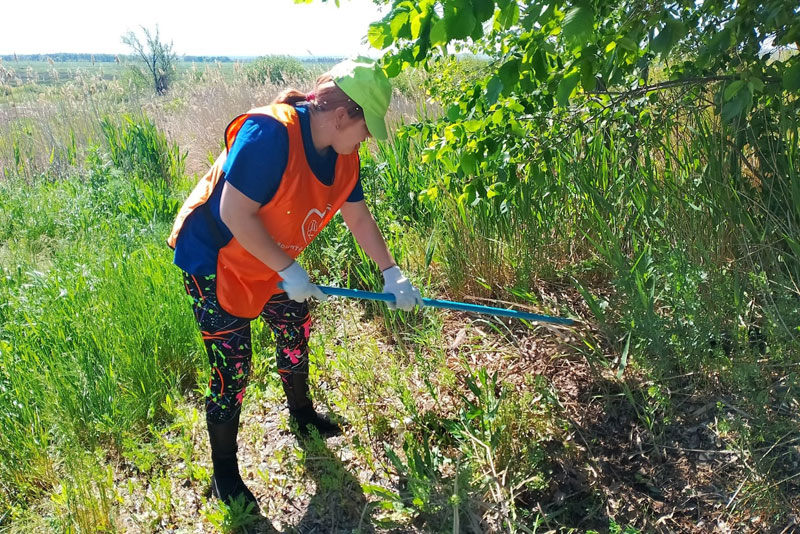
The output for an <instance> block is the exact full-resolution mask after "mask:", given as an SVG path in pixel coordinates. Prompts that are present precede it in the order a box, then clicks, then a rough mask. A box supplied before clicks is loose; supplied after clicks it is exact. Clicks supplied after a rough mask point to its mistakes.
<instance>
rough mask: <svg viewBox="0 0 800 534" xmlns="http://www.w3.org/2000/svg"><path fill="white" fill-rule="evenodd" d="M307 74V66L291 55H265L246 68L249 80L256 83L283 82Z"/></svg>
mask: <svg viewBox="0 0 800 534" xmlns="http://www.w3.org/2000/svg"><path fill="white" fill-rule="evenodd" d="M306 75H307V70H306V68H305V66H303V64H302V63H301V62H300V61H299V60H298V59H295V58H293V57H291V56H263V57H260V58H258V59H256V60H255V61H253V63H251V64H250V65H248V66H247V69H246V70H245V76H246V77H247V80H248V81H250V82H251V83H256V84H266V83H272V84H283V83H287V82H289V81H292V80H297V79H298V78H304V77H305V76H306Z"/></svg>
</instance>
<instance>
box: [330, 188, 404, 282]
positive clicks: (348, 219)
mask: <svg viewBox="0 0 800 534" xmlns="http://www.w3.org/2000/svg"><path fill="white" fill-rule="evenodd" d="M339 211H340V212H341V213H342V218H343V219H344V223H345V224H346V225H347V227H348V228H349V229H350V232H351V233H352V234H353V237H355V238H356V241H358V244H359V245H360V246H361V248H362V249H364V252H366V253H367V255H368V256H369V257H370V258H372V259H373V260H374V261H375V263H377V264H378V267H379V268H380V270H381V271H385V270H386V269H388V268H389V267H391V266H393V265H395V261H394V258H392V254H391V253H390V252H389V248H388V247H387V246H386V241H385V240H384V239H383V235H381V231H380V230H379V229H378V225H377V224H375V219H374V218H373V217H372V213H370V211H369V208H368V207H367V203H366V202H364V201H363V200H361V201H359V202H345V203H344V205H342V207H341V209H340V210H339Z"/></svg>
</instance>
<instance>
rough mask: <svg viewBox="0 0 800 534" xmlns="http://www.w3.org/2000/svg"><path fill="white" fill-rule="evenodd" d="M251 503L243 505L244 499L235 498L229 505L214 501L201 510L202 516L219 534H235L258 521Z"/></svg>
mask: <svg viewBox="0 0 800 534" xmlns="http://www.w3.org/2000/svg"><path fill="white" fill-rule="evenodd" d="M253 510H254V507H253V503H251V502H248V503H245V500H244V497H241V496H240V497H237V498H236V499H234V500H233V501H232V502H231V503H230V505H228V504H226V503H224V502H222V501H219V500H215V501H214V503H213V504H211V505H210V506H208V507H206V508H204V509H203V510H202V513H203V516H204V517H205V518H206V519H207V520H208V521H209V523H211V524H212V525H214V526H215V527H216V528H217V529H218V530H219V531H220V532H223V533H225V534H236V533H238V532H242V531H243V529H246V528H247V527H248V526H250V525H252V524H253V523H255V522H257V521H258V515H256V514H255V513H254V512H253Z"/></svg>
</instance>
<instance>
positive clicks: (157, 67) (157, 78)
mask: <svg viewBox="0 0 800 534" xmlns="http://www.w3.org/2000/svg"><path fill="white" fill-rule="evenodd" d="M142 31H143V32H144V44H142V42H141V41H140V40H139V37H138V36H137V35H136V34H135V33H134V32H132V31H131V32H128V33H127V34H126V35H123V36H122V42H123V43H125V44H126V45H128V46H129V47H131V50H133V52H134V55H136V56H137V57H138V58H139V59H140V60H141V61H142V62H143V63H144V65H145V67H146V69H147V73H148V74H149V76H150V77H152V81H153V88H154V89H155V91H156V94H159V95H163V94H164V93H166V92H167V90H168V89H169V85H170V83H171V82H172V80H173V79H174V77H175V65H174V63H175V62H176V61H177V56H176V55H175V53H174V52H173V51H172V42H171V41H170V43H169V44H167V43H166V42H164V41H162V40H161V37H160V36H159V33H158V26H156V30H155V33H151V32H150V30H148V29H147V28H145V27H144V26H142Z"/></svg>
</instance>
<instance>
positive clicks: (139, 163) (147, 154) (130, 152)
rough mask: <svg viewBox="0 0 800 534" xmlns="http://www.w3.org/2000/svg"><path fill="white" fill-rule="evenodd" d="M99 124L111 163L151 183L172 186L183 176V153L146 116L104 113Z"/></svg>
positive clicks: (184, 155) (184, 163) (184, 156)
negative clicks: (116, 117)
mask: <svg viewBox="0 0 800 534" xmlns="http://www.w3.org/2000/svg"><path fill="white" fill-rule="evenodd" d="M100 127H101V129H102V130H103V135H104V136H105V139H106V144H107V146H108V151H109V156H110V157H111V161H112V162H113V164H114V166H115V167H117V168H118V169H120V170H122V171H123V172H125V173H129V174H133V175H135V176H136V177H138V178H141V179H142V180H145V181H149V182H152V183H158V182H164V183H165V184H166V185H167V186H169V185H171V184H172V183H173V182H174V181H175V179H177V178H179V177H181V176H183V173H184V171H185V169H186V153H185V152H183V153H181V150H180V147H179V146H178V144H177V143H174V142H172V143H171V142H170V141H169V139H167V136H166V135H165V134H163V133H162V132H160V131H159V130H158V128H157V127H156V125H155V124H154V123H153V121H151V120H150V118H149V117H148V116H147V115H144V114H142V115H139V116H133V115H129V114H125V115H123V116H122V119H121V120H116V119H114V118H112V117H109V116H106V117H103V118H102V119H101V120H100Z"/></svg>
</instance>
